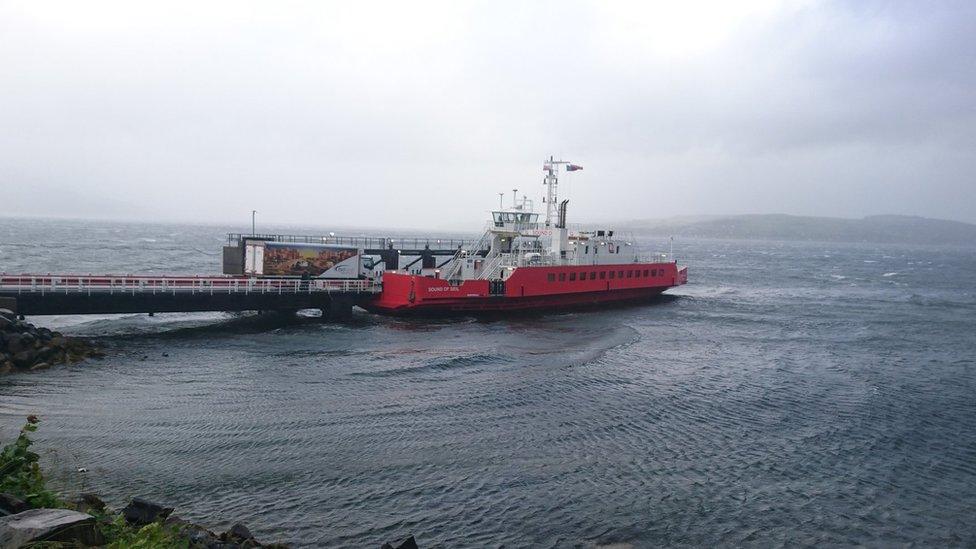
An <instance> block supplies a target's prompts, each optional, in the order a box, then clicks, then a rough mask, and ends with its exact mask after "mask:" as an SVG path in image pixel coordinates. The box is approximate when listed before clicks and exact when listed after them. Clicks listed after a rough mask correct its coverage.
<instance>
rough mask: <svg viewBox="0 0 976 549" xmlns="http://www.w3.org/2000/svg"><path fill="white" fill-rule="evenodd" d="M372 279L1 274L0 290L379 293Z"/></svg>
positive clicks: (2, 291) (147, 292) (149, 292)
mask: <svg viewBox="0 0 976 549" xmlns="http://www.w3.org/2000/svg"><path fill="white" fill-rule="evenodd" d="M378 291H380V285H379V284H377V283H376V282H374V281H372V280H360V279H353V280H330V279H306V280H302V279H297V278H272V277H262V278H249V277H229V276H135V275H72V274H58V275H50V274H49V275H35V274H21V275H8V274H5V273H2V274H0V293H7V294H11V293H17V294H24V293H31V294H41V295H43V294H45V293H60V294H70V293H80V294H89V295H91V294H115V293H118V294H123V293H126V294H136V293H142V294H156V293H172V294H218V293H221V294H244V295H247V294H299V293H309V294H311V293H320V292H325V293H332V292H343V293H375V292H378Z"/></svg>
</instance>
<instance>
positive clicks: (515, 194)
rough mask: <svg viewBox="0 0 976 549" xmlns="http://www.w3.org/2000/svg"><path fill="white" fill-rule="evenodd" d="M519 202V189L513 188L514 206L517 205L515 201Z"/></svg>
mask: <svg viewBox="0 0 976 549" xmlns="http://www.w3.org/2000/svg"><path fill="white" fill-rule="evenodd" d="M516 202H518V189H512V207H513V208H514V207H515V203H516Z"/></svg>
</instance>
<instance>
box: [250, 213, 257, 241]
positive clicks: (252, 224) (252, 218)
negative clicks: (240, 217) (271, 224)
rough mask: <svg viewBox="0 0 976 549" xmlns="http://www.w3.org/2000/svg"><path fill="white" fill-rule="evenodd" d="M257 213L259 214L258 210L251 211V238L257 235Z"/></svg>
mask: <svg viewBox="0 0 976 549" xmlns="http://www.w3.org/2000/svg"><path fill="white" fill-rule="evenodd" d="M256 213H258V211H257V210H251V236H254V235H255V232H254V215H255V214H256Z"/></svg>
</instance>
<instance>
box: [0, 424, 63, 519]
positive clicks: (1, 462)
mask: <svg viewBox="0 0 976 549" xmlns="http://www.w3.org/2000/svg"><path fill="white" fill-rule="evenodd" d="M39 422H40V421H39V420H38V419H37V416H29V417H28V418H27V423H25V424H24V426H23V427H22V428H21V429H20V435H18V436H17V440H15V441H14V442H13V443H12V444H8V445H7V446H4V448H3V451H2V452H0V492H3V493H7V494H10V495H12V496H15V497H18V498H20V499H23V500H24V501H25V502H27V504H28V505H30V506H31V507H49V508H53V507H64V504H63V503H62V502H61V501H60V500H59V499H58V497H57V496H56V495H55V494H54V492H51V491H50V490H48V489H47V488H46V487H45V485H44V475H43V474H41V466H40V464H39V463H38V458H39V456H38V455H37V454H35V453H34V452H32V451H31V450H30V447H31V445H32V444H33V442H32V441H31V439H30V438H29V437H28V436H27V435H28V434H29V433H33V432H34V431H36V430H37V424H38V423H39Z"/></svg>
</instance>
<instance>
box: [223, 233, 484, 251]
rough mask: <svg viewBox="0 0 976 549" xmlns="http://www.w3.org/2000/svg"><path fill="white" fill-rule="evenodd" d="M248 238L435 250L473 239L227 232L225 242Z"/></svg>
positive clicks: (235, 242)
mask: <svg viewBox="0 0 976 549" xmlns="http://www.w3.org/2000/svg"><path fill="white" fill-rule="evenodd" d="M245 238H248V239H254V240H264V241H268V242H287V243H290V244H331V245H334V246H351V247H356V248H363V249H383V250H386V249H416V250H420V249H423V248H431V249H436V250H457V249H460V248H464V247H466V246H470V245H471V244H472V243H473V242H475V241H474V240H469V239H461V238H429V237H403V238H388V237H375V236H339V235H325V236H313V235H295V234H243V233H227V244H228V245H229V246H236V245H237V244H238V243H239V242H241V240H243V239H245Z"/></svg>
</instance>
